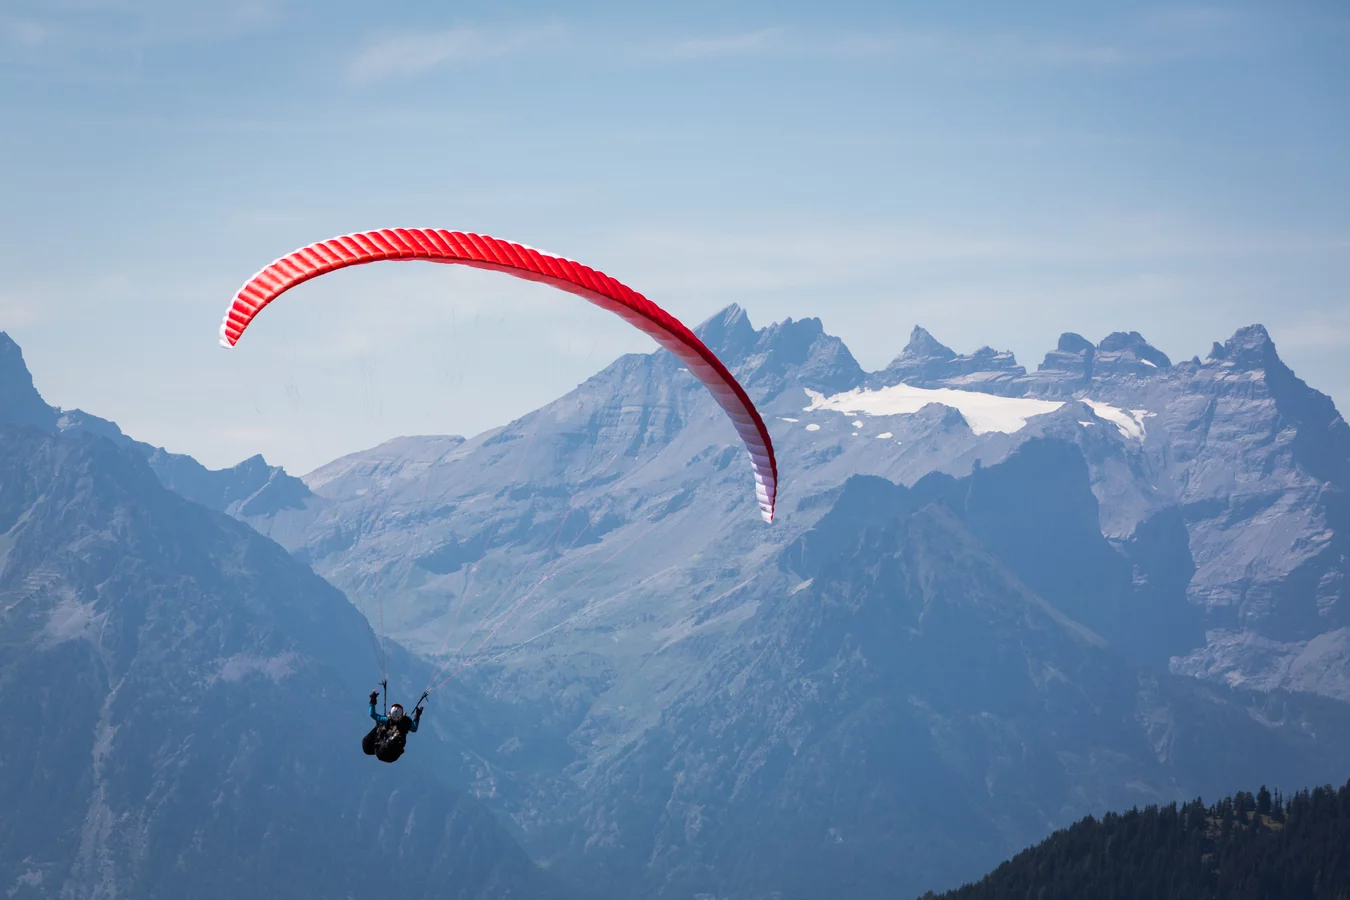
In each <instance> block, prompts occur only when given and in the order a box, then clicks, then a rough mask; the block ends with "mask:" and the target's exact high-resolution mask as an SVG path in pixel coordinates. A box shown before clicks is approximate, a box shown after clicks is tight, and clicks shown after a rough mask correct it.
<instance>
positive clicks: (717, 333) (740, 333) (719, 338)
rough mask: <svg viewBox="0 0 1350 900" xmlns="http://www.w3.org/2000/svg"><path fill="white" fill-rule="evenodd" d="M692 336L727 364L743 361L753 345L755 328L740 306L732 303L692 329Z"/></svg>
mask: <svg viewBox="0 0 1350 900" xmlns="http://www.w3.org/2000/svg"><path fill="white" fill-rule="evenodd" d="M694 334H696V335H698V338H699V340H701V341H703V343H705V344H707V345H708V349H709V350H711V351H712V352H714V353H716V354H717V355H718V356H720V357H721V358H722V359H723V360H725V361H726V362H728V363H731V362H733V361H740V360H741V359H744V358H745V356H746V354H748V353H749V352H750V350H751V348H753V347H754V345H755V339H756V333H755V326H754V325H752V324H750V316H749V314H748V313H746V311H745V309H744V308H742V307H741V306H740V304H737V303H733V304H731V305H730V306H727V307H726V308H725V309H723V310H721V311H720V312H718V313H715V314H714V315H712V316H709V317H708V318H707V319H704V320H703V321H702V322H701V323H699V325H698V326H697V327H695V328H694Z"/></svg>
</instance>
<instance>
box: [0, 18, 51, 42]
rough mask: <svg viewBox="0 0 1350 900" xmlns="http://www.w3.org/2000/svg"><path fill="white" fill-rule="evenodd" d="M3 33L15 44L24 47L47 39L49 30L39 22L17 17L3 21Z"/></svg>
mask: <svg viewBox="0 0 1350 900" xmlns="http://www.w3.org/2000/svg"><path fill="white" fill-rule="evenodd" d="M4 34H5V36H6V37H8V38H9V39H10V40H11V41H12V42H14V43H16V44H19V45H21V46H24V47H36V46H38V45H39V44H41V43H42V42H43V41H45V40H47V36H48V35H49V34H50V31H49V30H48V28H47V27H46V26H45V25H43V24H42V23H40V22H34V21H32V20H29V19H19V20H16V21H13V22H7V23H5V26H4Z"/></svg>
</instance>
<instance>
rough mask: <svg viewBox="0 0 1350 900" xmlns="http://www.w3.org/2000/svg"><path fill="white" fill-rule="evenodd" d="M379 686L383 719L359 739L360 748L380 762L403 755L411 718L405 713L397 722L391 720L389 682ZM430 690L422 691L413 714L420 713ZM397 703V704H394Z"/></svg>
mask: <svg viewBox="0 0 1350 900" xmlns="http://www.w3.org/2000/svg"><path fill="white" fill-rule="evenodd" d="M380 687H381V688H382V689H383V690H382V693H383V695H384V701H383V707H384V716H385V721H383V722H376V723H375V727H374V728H372V729H370V733H369V734H367V735H366V736H365V738H364V739H363V740H362V741H361V746H362V749H364V750H365V751H366V753H368V754H371V753H373V755H374V756H375V758H376V759H378V760H379V761H380V762H387V763H391V762H394V761H395V760H397V759H398V758H399V757H400V756H402V755H403V750H404V747H405V746H406V744H407V742H408V730H409V729H410V728H411V727H412V721H413V720H412V718H411V717H410V716H409V715H408V714H407V713H405V714H404V715H403V717H402V718H401V719H400V720H399V721H397V722H391V721H389V719H388V716H389V682H388V680H385V681H381V682H380ZM429 693H430V692H429V691H423V692H422V696H421V697H420V698H419V699H418V701H417V705H416V706H415V707H414V709H413V714H414V715H420V712H421V709H422V704H423V703H424V702H426V699H427V696H428V694H429ZM395 705H397V704H395Z"/></svg>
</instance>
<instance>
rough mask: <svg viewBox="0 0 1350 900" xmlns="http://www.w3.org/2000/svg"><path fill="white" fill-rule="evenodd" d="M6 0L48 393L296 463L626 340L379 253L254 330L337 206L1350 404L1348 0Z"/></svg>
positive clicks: (861, 320)
mask: <svg viewBox="0 0 1350 900" xmlns="http://www.w3.org/2000/svg"><path fill="white" fill-rule="evenodd" d="M372 9H375V7H374V6H372V5H371V4H357V3H350V2H328V3H301V2H288V0H216V2H212V3H190V2H171V0H147V2H135V0H41V2H29V0H17V2H13V0H11V2H6V3H5V4H4V5H3V6H0V115H2V116H3V123H4V124H3V127H2V128H0V191H2V192H3V202H2V203H0V229H3V234H2V235H0V237H2V238H3V240H2V241H0V271H2V272H3V275H4V277H3V280H0V329H4V330H6V331H8V332H9V333H10V334H11V335H12V336H13V337H14V338H15V339H16V340H17V341H18V342H19V343H20V345H21V346H22V347H23V349H24V351H25V355H26V358H27V360H28V363H29V367H30V368H31V369H32V371H33V373H34V378H35V381H36V383H37V385H38V388H39V389H40V390H41V391H42V392H43V395H44V396H45V397H46V399H47V400H48V402H51V403H54V404H57V405H60V406H63V407H81V408H83V409H86V410H88V411H90V412H93V413H95V414H97V415H101V416H104V417H107V418H110V419H113V420H115V421H116V422H118V423H119V424H120V425H121V426H122V427H123V429H124V430H126V431H127V432H128V433H130V434H132V435H133V436H135V437H137V438H138V439H141V440H145V441H150V442H152V443H155V444H160V445H164V446H167V447H168V448H169V449H171V450H174V451H178V452H185V453H191V454H192V455H194V456H196V457H197V458H199V459H201V460H202V461H203V462H206V463H207V464H209V465H213V466H222V465H229V464H233V463H234V462H237V461H238V460H239V459H241V458H243V457H245V456H248V455H251V454H253V453H256V452H262V453H264V454H265V455H266V457H267V458H268V460H269V461H272V462H275V463H281V464H284V465H286V466H287V468H289V469H291V470H292V471H295V472H299V473H303V472H305V471H308V470H309V469H312V468H313V467H315V466H317V465H319V464H321V463H323V462H326V461H327V460H330V459H332V458H334V457H336V456H339V455H341V454H343V453H347V452H351V451H353V450H357V449H361V448H364V447H368V446H371V445H373V444H375V443H378V442H379V441H381V440H384V439H387V438H389V437H392V436H395V435H399V434H415V433H462V434H471V433H475V432H478V431H481V430H483V429H485V428H489V427H492V426H495V425H500V424H503V423H504V422H506V421H508V420H509V419H511V418H513V417H515V416H517V415H520V414H522V413H524V412H526V411H528V410H530V409H532V408H535V407H537V406H539V405H541V404H543V403H545V402H547V401H548V400H550V399H553V398H555V397H557V396H559V395H560V394H562V393H564V392H566V391H567V390H568V389H570V388H571V387H572V386H574V385H575V384H577V383H579V382H580V381H582V380H584V379H585V378H586V377H588V376H589V375H591V374H592V373H594V372H595V371H596V370H598V369H599V368H601V367H602V366H603V365H604V364H606V363H608V362H609V361H610V360H612V359H613V358H614V357H616V356H618V355H619V354H621V353H624V352H630V351H645V350H649V349H653V348H654V345H652V344H651V343H650V342H649V341H648V340H647V339H646V338H645V337H643V336H642V335H639V334H637V333H635V332H632V331H631V330H630V329H629V328H628V327H627V326H626V325H624V324H623V323H621V322H619V321H617V320H614V319H612V318H611V317H609V316H608V315H607V314H605V313H602V312H600V311H599V310H596V309H594V308H592V307H590V306H589V305H588V304H586V303H584V302H581V301H580V300H578V299H577V298H574V297H571V296H569V295H566V294H562V293H559V292H555V291H550V290H549V289H547V288H543V287H540V286H538V285H530V284H523V283H519V282H516V281H514V280H513V279H509V278H504V277H502V276H495V275H492V274H488V273H480V272H471V271H460V270H458V269H453V268H447V267H440V266H426V265H406V266H392V265H385V266H372V267H367V268H365V269H362V270H352V271H348V272H343V273H338V274H336V275H333V276H330V277H328V278H325V279H321V280H320V281H316V282H314V283H311V284H309V285H306V286H304V287H302V288H300V289H297V290H296V291H295V292H294V293H293V294H292V295H289V296H287V297H286V298H283V300H282V301H280V302H278V303H277V304H276V305H275V306H274V307H272V308H271V309H269V310H268V311H267V312H266V313H265V314H264V316H263V317H262V318H260V319H259V320H258V324H257V326H256V327H255V328H254V329H253V330H251V331H250V333H249V335H248V336H247V337H246V338H245V340H244V341H243V342H242V343H241V346H240V347H239V348H238V349H236V350H234V351H229V352H227V351H225V350H222V349H219V348H218V347H217V345H216V328H217V325H218V323H219V319H220V316H221V314H222V313H223V311H224V309H225V307H226V305H227V304H228V302H229V300H230V299H231V298H232V296H233V294H234V292H235V290H236V289H237V288H238V287H239V285H240V284H241V283H242V282H243V281H244V280H245V279H246V278H247V277H248V276H249V275H251V274H252V273H253V272H254V271H256V270H257V269H258V268H260V267H261V266H262V265H264V264H266V263H267V262H269V261H270V260H272V259H273V258H275V257H277V256H279V255H281V254H283V253H285V252H288V251H290V250H291V249H294V248H295V247H298V246H300V245H302V244H306V243H309V242H311V241H314V240H319V239H322V238H327V237H331V236H333V235H336V234H340V233H344V232H349V231H355V230H363V229H368V228H376V227H386V226H396V225H404V226H434V227H445V228H452V229H460V230H473V231H481V232H485V233H488V234H493V235H496V236H499V237H505V238H510V239H512V240H516V241H520V242H523V243H527V244H531V245H533V246H537V247H541V248H546V249H548V250H550V251H553V252H556V253H559V254H562V255H565V256H569V257H572V258H575V259H579V260H581V261H583V262H586V263H588V264H590V265H592V266H594V267H596V268H599V269H601V270H604V271H606V272H608V273H609V274H611V275H613V276H615V277H617V278H619V279H620V280H622V281H625V282H626V283H628V284H630V285H631V286H633V287H634V288H636V289H638V290H640V291H642V292H644V293H645V294H647V295H648V296H649V297H651V298H652V299H653V300H655V301H656V302H658V303H660V304H661V305H663V306H665V307H666V308H667V309H669V310H670V311H671V312H673V313H675V314H676V315H678V316H679V317H681V318H682V319H684V320H685V321H686V322H688V323H690V324H693V323H696V322H698V321H700V320H702V319H704V318H706V317H707V316H709V315H711V314H712V313H714V312H715V311H717V310H718V309H720V308H721V307H723V306H725V305H726V304H728V303H732V302H735V303H739V304H741V305H742V306H744V307H745V308H746V309H747V310H748V311H749V313H750V315H751V318H752V320H753V321H754V322H755V323H756V325H763V324H766V323H767V322H769V321H772V320H776V319H782V318H784V317H787V316H792V317H796V318H800V317H804V316H818V317H820V318H821V319H822V320H823V321H824V324H825V327H826V329H827V330H829V331H830V332H832V333H834V334H838V335H840V336H841V337H842V338H843V339H844V340H845V341H846V342H847V344H848V345H849V347H850V348H851V349H852V350H853V352H854V354H855V355H856V356H857V357H858V359H859V361H860V362H861V363H862V364H863V365H864V366H865V367H867V368H872V369H875V368H879V367H881V366H884V365H885V364H886V363H887V362H888V361H889V360H890V359H891V358H892V357H893V356H894V355H895V354H896V353H898V352H899V350H900V349H901V348H902V347H903V346H904V344H905V341H906V339H907V336H908V333H909V331H910V329H911V327H912V326H913V325H915V324H922V325H923V326H925V327H927V328H928V329H929V330H930V331H932V332H933V334H934V335H935V336H936V337H937V338H938V339H940V340H942V341H943V342H944V343H947V344H949V345H950V346H952V347H954V348H955V349H957V350H958V351H962V352H969V351H973V350H975V349H976V348H978V347H980V346H982V345H985V344H989V345H993V346H995V347H997V348H1000V349H1011V350H1013V351H1015V352H1016V353H1017V356H1018V359H1019V361H1021V362H1022V363H1023V364H1024V365H1026V366H1027V367H1028V368H1029V369H1035V367H1036V365H1037V364H1038V363H1039V361H1040V359H1041V357H1042V356H1043V354H1044V353H1045V352H1046V351H1047V350H1049V349H1051V348H1052V347H1053V346H1054V344H1055V341H1056V339H1057V337H1058V335H1059V334H1060V332H1063V331H1076V332H1079V333H1081V334H1083V335H1084V336H1086V337H1088V338H1090V339H1093V340H1099V339H1100V338H1101V337H1103V336H1104V335H1105V334H1107V333H1108V332H1110V331H1116V330H1138V331H1140V332H1142V333H1143V334H1144V335H1145V336H1146V337H1147V338H1149V339H1150V340H1151V341H1152V342H1153V343H1154V344H1156V345H1157V346H1158V347H1160V348H1161V349H1162V350H1164V351H1165V352H1167V353H1168V354H1169V355H1171V356H1172V357H1173V358H1174V359H1181V358H1189V357H1190V356H1192V355H1196V354H1198V355H1200V356H1204V355H1205V354H1206V353H1207V352H1208V349H1209V346H1210V342H1211V341H1213V340H1223V339H1224V338H1226V337H1228V336H1229V335H1230V334H1231V333H1232V332H1233V331H1234V330H1236V329H1237V328H1238V327H1240V326H1242V325H1245V324H1249V323H1252V322H1260V323H1263V324H1265V325H1266V326H1267V327H1268V328H1269V329H1270V331H1271V333H1272V335H1273V337H1274V339H1275V341H1276V343H1277V345H1278V347H1279V349H1280V352H1281V354H1282V356H1283V357H1284V358H1285V359H1286V360H1287V361H1288V362H1289V363H1290V364H1291V365H1292V366H1293V367H1294V369H1295V371H1297V372H1298V374H1299V375H1300V376H1302V377H1303V378H1305V379H1306V380H1307V381H1308V382H1309V383H1311V384H1312V385H1313V386H1315V387H1318V388H1320V389H1321V390H1323V391H1326V392H1328V393H1330V394H1332V396H1333V397H1334V398H1335V399H1336V400H1337V401H1338V403H1339V405H1340V406H1341V408H1342V409H1343V410H1344V409H1345V408H1346V407H1347V406H1350V166H1347V165H1346V160H1348V159H1350V6H1348V5H1347V4H1345V3H1343V2H1321V3H1306V2H1297V0H1292V2H1280V3H1275V2H1261V3H1253V2H1248V3H1243V2H1236V3H1224V4H1215V5H1209V6H1205V5H1176V4H1160V3H1141V4H1118V3H1115V4H1104V3H1103V4H1082V3H1068V2H1063V3H1028V4H1021V3H1019V4H991V3H982V4H977V3H961V2H956V3H945V4H940V5H936V4H933V5H923V6H920V5H918V4H913V5H911V4H899V3H847V2H844V3H834V4H830V5H828V6H827V7H826V6H821V5H819V4H814V3H810V4H808V3H785V2H779V3H765V2H743V3H738V4H726V3H711V2H686V3H679V4H661V5H660V6H659V7H656V6H655V5H651V4H619V3H612V2H606V3H601V2H587V3H571V4H566V5H560V4H542V3H541V4H527V3H516V4H494V5H483V6H479V7H474V8H466V7H463V6H462V5H460V4H453V5H452V4H441V3H418V2H399V3H388V4H382V5H380V6H379V12H378V14H372V12H371V10H372Z"/></svg>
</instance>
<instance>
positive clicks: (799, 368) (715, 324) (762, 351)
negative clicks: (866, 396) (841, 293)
mask: <svg viewBox="0 0 1350 900" xmlns="http://www.w3.org/2000/svg"><path fill="white" fill-rule="evenodd" d="M694 333H695V334H697V335H698V336H699V338H700V339H701V340H702V341H703V343H705V344H707V345H708V349H710V350H712V351H713V352H714V353H716V354H717V355H718V356H719V357H721V358H722V361H723V362H725V363H726V364H727V365H728V366H730V367H731V368H732V370H733V371H735V372H736V374H737V377H739V378H740V379H742V381H744V382H745V383H746V384H747V385H755V386H757V387H758V388H759V389H760V392H761V393H760V394H759V396H760V397H761V399H762V398H763V397H766V396H770V397H771V396H774V395H776V394H777V393H778V392H779V391H780V390H782V388H783V387H785V386H786V384H787V383H788V381H789V380H797V381H800V382H801V383H802V384H803V385H805V386H806V387H809V388H811V389H812V390H823V391H830V392H836V391H846V390H848V389H850V388H853V387H856V386H857V385H858V384H860V383H861V382H862V380H863V377H864V373H863V370H862V367H861V366H860V365H858V361H857V360H856V359H854V358H853V354H852V353H850V352H849V350H848V347H847V346H845V345H844V342H843V341H842V340H840V339H839V338H837V337H835V336H834V335H832V334H827V333H826V332H825V325H824V323H822V322H821V320H820V319H817V318H814V317H811V318H805V319H792V318H788V319H784V320H783V321H781V322H774V323H772V324H770V325H767V326H765V327H764V328H760V329H758V330H756V329H755V327H754V325H752V324H751V322H750V317H749V316H748V315H747V314H746V312H745V310H744V309H742V308H741V307H740V306H739V305H737V304H735V303H733V304H731V305H730V306H728V307H726V308H725V309H723V310H722V311H721V312H719V313H717V314H716V315H715V316H712V317H711V318H709V319H707V320H705V321H704V322H702V323H700V324H699V326H698V327H697V328H695V329H694ZM789 376H791V377H789Z"/></svg>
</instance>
